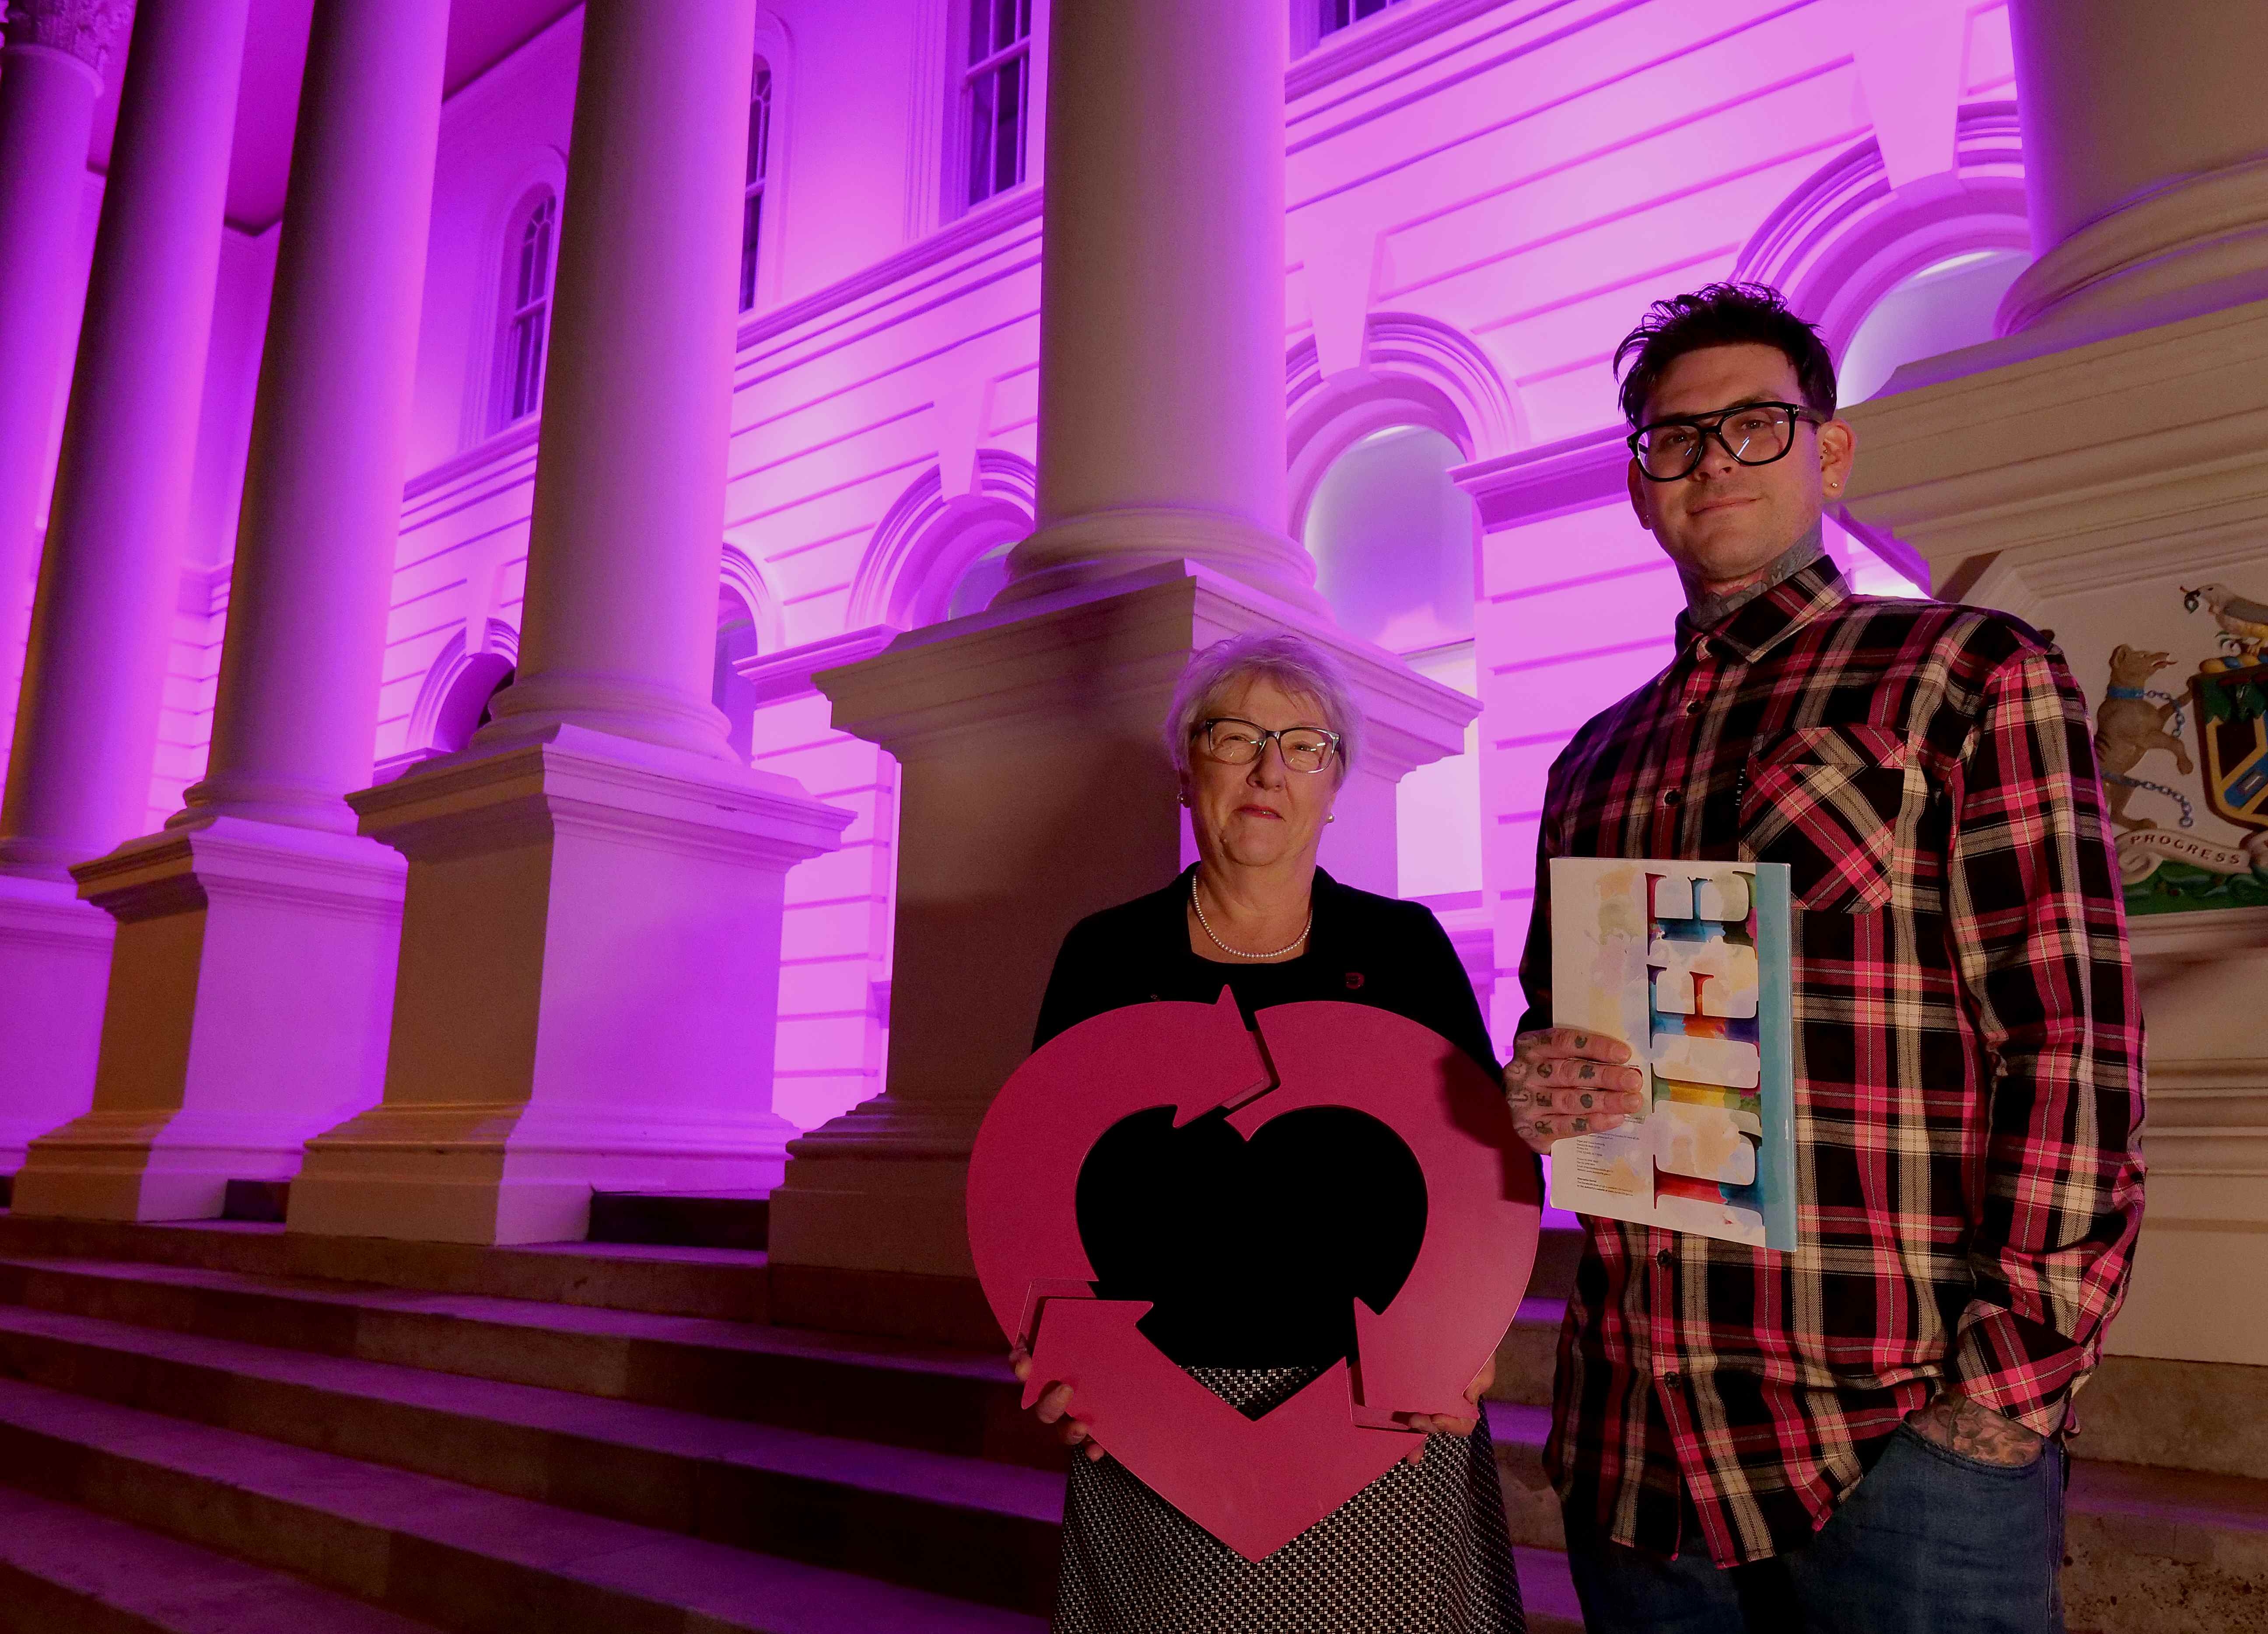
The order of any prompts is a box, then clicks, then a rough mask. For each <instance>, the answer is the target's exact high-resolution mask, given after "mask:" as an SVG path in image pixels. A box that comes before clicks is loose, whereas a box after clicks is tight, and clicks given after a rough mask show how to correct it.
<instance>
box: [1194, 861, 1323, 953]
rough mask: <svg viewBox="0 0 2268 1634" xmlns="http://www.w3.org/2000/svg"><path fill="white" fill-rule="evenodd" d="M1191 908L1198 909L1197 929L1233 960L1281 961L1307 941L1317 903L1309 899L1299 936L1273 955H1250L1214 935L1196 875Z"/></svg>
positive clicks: (1313, 925)
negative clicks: (1205, 913)
mask: <svg viewBox="0 0 2268 1634" xmlns="http://www.w3.org/2000/svg"><path fill="white" fill-rule="evenodd" d="M1189 906H1190V907H1191V908H1194V909H1197V928H1198V929H1199V930H1201V931H1204V933H1205V939H1206V940H1207V941H1209V942H1211V944H1212V945H1213V946H1215V947H1218V948H1219V949H1220V951H1221V952H1222V953H1226V954H1227V955H1228V956H1229V957H1230V958H1231V959H1281V958H1282V957H1283V956H1284V955H1285V954H1286V953H1290V952H1291V951H1292V949H1293V948H1295V947H1297V946H1299V945H1300V943H1302V942H1304V941H1306V940H1307V932H1308V931H1312V930H1314V928H1315V903H1314V898H1313V897H1312V896H1311V897H1309V898H1308V899H1307V924H1306V925H1305V926H1304V927H1302V928H1301V930H1300V934H1299V935H1297V936H1295V937H1293V938H1292V939H1291V940H1290V941H1288V942H1286V943H1285V944H1284V946H1281V947H1279V948H1278V949H1277V950H1276V951H1275V952H1274V953H1246V952H1245V951H1244V950H1243V949H1242V948H1241V947H1231V946H1229V945H1228V944H1227V943H1226V942H1224V941H1222V940H1221V939H1220V938H1219V937H1217V936H1215V935H1214V934H1213V932H1212V927H1211V925H1209V924H1206V923H1205V916H1204V903H1203V902H1199V901H1198V900H1197V875H1195V874H1191V875H1190V876H1189Z"/></svg>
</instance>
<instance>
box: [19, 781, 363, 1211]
mask: <svg viewBox="0 0 2268 1634" xmlns="http://www.w3.org/2000/svg"><path fill="white" fill-rule="evenodd" d="M75 872H76V873H77V878H78V881H79V888H80V891H81V893H82V894H84V895H85V897H86V899H87V900H88V901H89V902H92V903H93V904H94V905H95V906H96V907H97V908H99V909H102V910H104V911H105V912H106V913H107V915H109V916H111V917H112V918H114V919H115V920H116V921H117V924H118V932H117V941H116V946H115V949H114V953H113V956H112V958H111V961H110V987H109V999H108V1004H107V1008H106V1010H105V1011H104V1014H103V1037H102V1055H101V1064H100V1066H99V1069H98V1071H97V1072H96V1074H95V1079H94V1106H93V1108H92V1110H91V1111H89V1112H87V1113H85V1115H83V1116H81V1117H78V1118H77V1119H75V1120H73V1121H72V1122H69V1123H67V1124H65V1125H63V1127H62V1128H60V1129H56V1130H53V1131H52V1132H50V1133H48V1134H47V1135H46V1136H44V1137H41V1138H40V1139H38V1140H35V1141H33V1143H32V1146H31V1152H30V1156H29V1158H28V1159H27V1161H26V1164H25V1166H24V1168H23V1170H22V1172H21V1173H20V1174H18V1176H17V1179H16V1189H15V1205H14V1206H15V1208H16V1210H17V1211H18V1213H22V1214H27V1215H41V1214H51V1215H64V1216H68V1217H70V1218H76V1219H116V1220H169V1219H199V1218H210V1217H212V1216H214V1215H217V1214H218V1213H219V1212H220V1209H221V1196H222V1192H223V1191H224V1189H225V1187H226V1185H227V1182H228V1181H232V1180H289V1179H290V1178H291V1175H292V1174H294V1173H295V1172H296V1171H297V1170H298V1167H299V1158H300V1145H301V1143H302V1142H303V1141H305V1140H306V1137H307V1135H308V1134H309V1132H310V1131H311V1130H314V1129H320V1128H323V1127H325V1126H326V1125H328V1124H330V1123H333V1122H337V1121H338V1120H339V1119H340V1118H341V1117H343V1116H345V1115H349V1114H350V1113H351V1112H352V1111H353V1110H354V1109H355V1108H358V1107H364V1106H367V1105H368V1104H369V1103H370V1102H371V1101H372V1100H373V1099H375V1098H376V1096H377V1093H378V1090H379V1081H380V1076H381V1073H382V1072H383V1070H384V1066H385V1052H384V1046H385V1034H384V1031H383V1027H384V1022H385V1018H386V1014H387V1001H388V999H389V998H390V997H391V995H392V992H393V987H394V935H395V927H396V924H397V921H398V918H399V916H400V912H401V872H402V869H401V858H400V857H396V856H395V855H394V853H393V852H391V851H389V850H387V849H386V848H385V847H384V846H381V845H378V844H375V843H372V842H371V841H368V840H360V839H357V838H355V837H353V836H351V835H334V834H323V833H320V832H316V831H313V830H309V829H291V828H276V827H274V826H272V825H269V824H267V823H257V822H247V821H243V820H241V819H239V818H229V817H223V818H218V819H217V820H214V821H211V822H210V823H209V824H208V825H206V826H204V827H201V828H190V829H186V830H169V831H167V832H166V833H163V834H158V835H151V836H149V837H148V838H146V839H141V840H136V841H133V842H131V843H128V844H127V845H124V846H122V847H121V848H120V849H119V850H115V851H114V852H112V853H111V854H110V855H109V856H107V857H103V858H101V859H100V860H99V861H97V862H92V863H86V864H83V865H80V867H79V868H78V869H77V870H76V871H75Z"/></svg>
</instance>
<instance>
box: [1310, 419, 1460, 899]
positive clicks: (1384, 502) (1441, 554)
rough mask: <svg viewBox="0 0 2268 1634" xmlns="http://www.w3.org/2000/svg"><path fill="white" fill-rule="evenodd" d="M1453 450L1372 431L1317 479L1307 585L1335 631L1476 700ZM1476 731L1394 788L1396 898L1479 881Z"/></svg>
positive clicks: (1428, 435)
mask: <svg viewBox="0 0 2268 1634" xmlns="http://www.w3.org/2000/svg"><path fill="white" fill-rule="evenodd" d="M1464 463H1465V455H1464V452H1463V450H1462V449H1460V448H1459V447H1458V446H1457V445H1456V444H1455V443H1454V442H1452V441H1450V440H1449V438H1447V437H1445V436H1443V435H1442V434H1441V433H1440V431H1435V430H1433V429H1432V428H1431V427H1429V426H1418V425H1395V426H1388V427H1387V428H1385V429H1384V430H1382V431H1373V432H1371V433H1370V434H1369V435H1368V436H1366V437H1365V438H1362V439H1361V440H1360V441H1359V442H1357V443H1356V444H1355V445H1353V446H1352V447H1351V448H1349V449H1348V450H1347V451H1346V452H1345V453H1343V454H1341V455H1340V456H1339V457H1338V458H1337V460H1334V461H1333V462H1332V463H1331V465H1330V466H1329V468H1328V469H1326V470H1325V471H1324V473H1323V475H1322V478H1321V479H1320V480H1319V481H1318V482H1316V485H1315V491H1314V497H1313V498H1312V499H1310V500H1309V501H1308V503H1307V519H1306V524H1305V528H1304V533H1305V543H1306V545H1307V554H1308V555H1310V556H1313V557H1314V561H1315V588H1316V589H1317V590H1319V591H1321V592H1322V596H1323V599H1324V600H1326V601H1328V602H1329V603H1330V607H1331V611H1332V613H1333V614H1334V615H1337V620H1338V623H1339V627H1340V628H1341V629H1344V630H1345V631H1347V632H1348V633H1349V634H1350V635H1355V636H1359V637H1362V638H1363V639H1364V640H1366V641H1373V642H1376V643H1377V644H1379V645H1380V646H1382V647H1384V648H1386V649H1388V651H1392V652H1395V653H1397V654H1399V655H1400V656H1401V658H1402V659H1403V662H1404V663H1406V664H1408V665H1409V666H1410V668H1412V669H1414V670H1416V671H1417V672H1418V673H1419V674H1421V675H1425V676H1426V677H1428V678H1429V679H1431V680H1433V681H1440V682H1441V683H1442V684H1443V685H1445V686H1450V687H1454V688H1457V689H1458V690H1459V691H1461V692H1464V693H1468V694H1469V695H1471V696H1479V693H1480V676H1479V672H1478V668H1477V665H1476V659H1475V654H1474V647H1473V607H1474V600H1475V597H1474V574H1475V564H1476V562H1477V560H1478V552H1477V542H1478V539H1479V519H1478V518H1477V516H1476V513H1475V512H1474V509H1473V502H1472V498H1471V497H1470V496H1469V495H1468V494H1467V493H1466V492H1465V491H1464V489H1461V488H1459V487H1458V486H1457V485H1456V483H1455V482H1452V481H1451V480H1450V479H1449V472H1450V470H1451V469H1452V468H1453V467H1456V466H1461V465H1462V464H1464ZM1480 813H1481V797H1480V728H1479V725H1478V723H1477V722H1476V723H1475V724H1474V725H1472V726H1470V727H1468V728H1467V729H1466V735H1465V751H1464V753H1463V754H1457V755H1453V756H1451V757H1450V758H1449V759H1447V760H1441V761H1436V762H1433V763H1432V765H1430V766H1420V767H1419V768H1418V769H1417V770H1415V771H1413V772H1411V773H1410V775H1409V776H1407V777H1404V778H1403V780H1402V782H1401V784H1400V785H1399V787H1398V788H1397V789H1396V791H1395V829H1396V849H1397V850H1398V852H1399V855H1398V857H1397V858H1396V866H1397V878H1398V880H1399V887H1400V890H1401V893H1402V894H1403V895H1404V896H1424V897H1429V898H1440V897H1443V896H1451V895H1457V894H1463V893H1468V892H1476V891H1478V890H1479V889H1480V888H1481V821H1480Z"/></svg>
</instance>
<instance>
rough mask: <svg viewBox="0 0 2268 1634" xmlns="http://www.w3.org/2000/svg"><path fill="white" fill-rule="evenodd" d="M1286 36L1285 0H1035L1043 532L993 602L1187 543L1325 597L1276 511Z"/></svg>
mask: <svg viewBox="0 0 2268 1634" xmlns="http://www.w3.org/2000/svg"><path fill="white" fill-rule="evenodd" d="M1287 50H1288V48H1287V44H1286V18H1285V11H1284V8H1283V6H1282V5H1280V4H1248V5H1247V4H1240V5H1222V4H1219V3H1218V0H1144V4H1139V5H1124V4H1113V3H1112V0H1066V3H1065V4H1058V5H1057V6H1056V7H1055V9H1054V11H1052V12H1051V13H1050V15H1049V39H1048V58H1049V61H1048V73H1049V91H1048V106H1049V107H1050V108H1052V109H1055V110H1056V114H1055V115H1054V116H1053V117H1051V118H1050V119H1049V121H1048V129H1047V168H1046V185H1047V188H1048V193H1049V198H1050V200H1051V201H1054V204H1053V206H1052V207H1051V208H1050V209H1049V210H1048V212H1047V215H1046V218H1045V220H1044V222H1043V224H1042V248H1041V256H1042V268H1043V270H1042V292H1041V303H1042V310H1041V315H1040V425H1039V452H1040V486H1039V515H1038V522H1039V531H1038V532H1037V533H1036V534H1034V535H1033V536H1032V537H1031V538H1030V539H1028V540H1027V541H1024V542H1023V543H1022V544H1021V545H1020V546H1018V547H1017V548H1016V551H1015V554H1014V556H1013V557H1012V558H1011V563H1010V566H1011V575H1012V582H1011V583H1010V585H1009V587H1008V589H1007V590H1006V592H1005V593H1004V594H1003V596H1002V598H1001V600H1002V602H1003V603H1004V604H1005V603H1008V602H1013V601H1019V600H1028V599H1030V598H1032V597H1034V596H1039V595H1044V594H1046V593H1049V592H1051V591H1057V590H1061V589H1064V588H1065V587H1067V586H1070V585H1080V584H1087V583H1092V582H1094V581H1095V580H1097V579H1100V578H1108V577H1109V576H1111V575H1112V574H1114V573H1123V572H1127V571H1130V570H1136V569H1140V568H1144V567H1150V566H1154V565H1157V564H1159V563H1167V562H1175V561H1182V560H1187V561H1192V562H1197V563H1203V564H1204V565H1205V566H1207V567H1209V568H1211V569H1213V570H1216V571H1218V572H1220V573H1223V574H1225V575H1226V576H1228V577H1229V578H1233V579H1237V580H1241V582H1243V583H1245V584H1247V585H1251V586H1253V587H1254V588H1255V589H1257V590H1260V591H1263V592H1265V593H1267V594H1269V595H1270V596H1274V597H1277V598H1278V599H1280V600H1287V601H1291V602H1292V603H1294V604H1296V605H1298V606H1300V607H1306V608H1307V609H1308V610H1309V611H1311V612H1320V611H1322V600H1321V599H1320V598H1318V597H1317V596H1316V594H1315V591H1314V564H1313V563H1311V562H1310V561H1309V560H1308V559H1307V553H1306V552H1305V551H1303V550H1302V549H1301V548H1300V546H1299V545H1298V544H1297V543H1296V542H1294V541H1292V539H1291V537H1290V536H1289V535H1288V534H1286V533H1285V509H1286V500H1285V468H1284V467H1285V456H1284V355H1285V333H1284V328H1285V325H1284V259H1285V258H1284V68H1285V59H1286V55H1287ZM1130 433H1131V434H1130Z"/></svg>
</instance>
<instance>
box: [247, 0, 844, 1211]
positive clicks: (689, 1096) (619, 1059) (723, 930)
mask: <svg viewBox="0 0 2268 1634" xmlns="http://www.w3.org/2000/svg"><path fill="white" fill-rule="evenodd" d="M754 50H755V5H754V0H717V3H716V4H699V5H687V4H670V5H659V4H640V3H638V0H590V4H589V5H588V6H587V7H586V8H585V13H584V24H583V54H582V65H581V71H580V78H579V80H578V85H577V91H576V99H575V123H574V134H573V138H572V143H571V153H570V157H569V162H568V167H567V176H568V181H567V197H566V201H565V209H564V212H563V220H562V233H561V239H560V250H559V283H558V298H557V302H556V306H555V308H554V311H555V322H554V329H553V338H552V343H551V356H550V360H549V366H548V369H547V372H546V380H545V386H544V418H543V430H542V441H541V449H540V457H539V460H538V465H537V474H536V487H535V504H534V523H533V528H532V533H531V538H530V542H529V552H528V574H527V614H526V618H527V623H526V627H525V629H524V630H523V633H522V637H521V644H520V652H519V672H518V677H519V678H518V680H517V681H515V683H514V684H513V685H512V687H510V688H507V689H506V690H505V691H504V693H503V694H501V695H500V696H498V698H497V701H496V703H495V705H494V719H493V720H492V722H491V724H490V725H489V726H487V727H485V728H483V729H482V732H480V734H479V735H478V736H477V737H476V738H475V741H474V746H473V747H471V748H470V749H468V750H467V751H466V752H465V753H463V754H457V755H451V756H446V757H443V758H441V759H438V760H433V761H429V762H424V763H423V765H421V766H419V767H418V768H417V769H416V770H415V771H413V772H412V773H410V774H409V775H408V776H406V777H402V778H401V779H400V780H399V781H397V782H395V783H392V784H386V785H384V786H381V787H379V788H375V789H372V790H369V791H365V793H362V794H358V795H357V796H356V797H355V799H354V806H355V808H356V810H357V811H358V812H359V813H361V815H362V820H363V829H364V832H365V833H366V834H371V835H376V836H378V837H379V838H380V839H383V840H384V841H385V842H386V843H387V844H389V845H393V846H395V847H397V848H399V849H400V850H401V851H402V852H403V853H404V854H405V855H406V856H407V857H409V897H408V902H407V905H406V909H405V914H404V918H403V924H402V941H401V983H400V991H399V995H398V998H397V1001H396V1004H395V1008H394V1029H393V1035H392V1043H391V1053H390V1059H389V1063H388V1066H387V1079H386V1097H385V1100H384V1102H383V1103H382V1104H381V1105H379V1106H378V1107H375V1108H372V1110H371V1111H370V1112H369V1113H367V1114H365V1115H363V1116H362V1117H359V1118H357V1119H355V1120H353V1121H352V1122H349V1123H347V1124H345V1125H343V1126H342V1127H340V1128H338V1129H336V1130H332V1131H330V1132H329V1133H328V1134H327V1135H325V1136H323V1137H321V1138H320V1139H319V1140H317V1141H314V1142H313V1143H312V1144H311V1145H309V1147H308V1154H307V1163H306V1168H305V1169H304V1170H303V1171H302V1173H301V1174H300V1176H299V1179H298V1181H296V1182H295V1184H294V1185H293V1188H292V1192H291V1228H292V1229H293V1230H295V1231H313V1232H324V1233H349V1234H357V1235H372V1236H395V1237H423V1238H429V1239H439V1240H455V1241H474V1242H525V1241H536V1240H552V1239H560V1238H571V1237H580V1236H581V1235H582V1234H583V1233H584V1231H585V1228H586V1226H587V1224H588V1218H589V1205H590V1196H591V1192H592V1190H593V1188H594V1187H605V1188H608V1189H658V1190H674V1191H693V1190H704V1189H732V1190H744V1189H762V1188H764V1187H767V1186H769V1185H770V1184H771V1183H772V1181H775V1180H777V1177H778V1175H779V1173H780V1168H781V1164H782V1161H783V1159H782V1152H783V1150H784V1145H785V1142H786V1139H787V1137H789V1136H790V1135H792V1133H793V1132H794V1131H793V1130H792V1126H790V1125H788V1124H786V1123H785V1122H783V1121H782V1120H781V1119H779V1118H777V1116H775V1115H773V1114H772V1113H771V1111H770V1086H771V1060H772V1018H773V1016H774V1013H775V1012H776V1011H777V1005H778V978H779V969H778V965H779V935H780V908H781V902H782V897H783V889H784V878H785V874H786V871H787V869H788V868H789V867H790V866H791V865H793V864H794V863H795V862H796V861H798V860H799V859H801V858H802V857H808V856H811V855H814V854H815V853H816V852H818V851H821V850H828V849H831V848H832V847H833V846H834V845H835V844H836V836H837V835H838V834H839V833H840V831H841V829H842V828H843V825H844V824H846V823H847V822H848V821H850V813H847V812H842V811H838V810H836V809H835V808H833V807H830V806H822V805H821V804H819V803H818V802H816V801H814V800H812V799H809V798H808V797H807V796H806V795H805V794H804V792H803V791H802V790H801V788H800V787H799V786H798V785H797V784H794V783H793V782H792V780H790V779H787V778H784V777H769V776H765V775H763V774H760V773H755V772H751V771H748V770H747V769H743V768H740V767H739V766H737V765H735V764H734V763H733V761H732V759H731V757H730V756H729V754H727V752H726V749H725V722H724V718H723V717H722V716H721V715H719V714H718V712H717V710H715V709H713V708H712V707H711V705H710V703H709V689H710V681H711V666H712V665H713V662H714V657H713V654H714V641H715V620H716V612H715V609H716V602H717V585H718V578H719V575H720V571H721V566H722V552H723V539H724V504H725V440H726V436H727V433H728V431H729V423H730V411H731V395H732V368H733V335H734V328H733V326H734V311H733V308H734V284H733V279H734V276H735V273H736V269H737V267H738V254H739V250H738V245H739V239H738V236H737V234H738V221H739V201H740V185H741V170H740V167H741V166H742V165H743V163H744V162H745V153H746V145H745V144H746V141H747V89H748V76H749V73H750V70H751V67H752V61H753V55H754Z"/></svg>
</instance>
